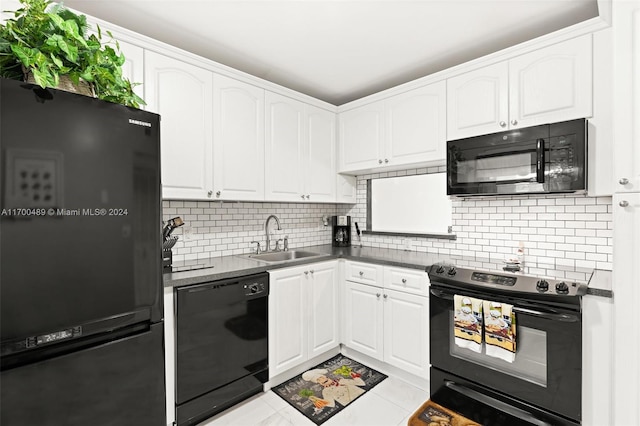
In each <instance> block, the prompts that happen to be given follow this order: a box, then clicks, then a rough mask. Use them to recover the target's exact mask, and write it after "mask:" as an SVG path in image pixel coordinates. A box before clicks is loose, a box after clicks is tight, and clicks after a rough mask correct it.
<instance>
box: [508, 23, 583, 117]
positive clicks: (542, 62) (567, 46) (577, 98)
mask: <svg viewBox="0 0 640 426" xmlns="http://www.w3.org/2000/svg"><path fill="white" fill-rule="evenodd" d="M591 45H592V41H591V35H586V36H583V37H578V38H575V39H572V40H569V41H565V42H564V43H559V44H554V45H552V46H549V47H546V48H544V49H540V50H536V51H534V52H531V53H528V54H526V55H522V56H518V57H516V58H514V59H512V60H510V61H509V124H510V125H511V126H512V127H528V126H535V125H538V124H545V123H554V122H559V121H565V120H571V119H574V118H582V117H590V116H591V114H592V83H591V82H592V78H591V75H592V63H591V55H592V52H591V50H592V47H591Z"/></svg>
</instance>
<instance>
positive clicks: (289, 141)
mask: <svg viewBox="0 0 640 426" xmlns="http://www.w3.org/2000/svg"><path fill="white" fill-rule="evenodd" d="M265 104H266V124H265V126H266V135H267V136H266V146H265V149H266V151H265V157H266V164H265V198H266V199H267V200H269V201H302V200H304V199H305V198H303V197H304V192H303V188H304V182H303V179H302V176H303V170H302V168H303V167H302V164H303V158H304V157H303V149H304V147H303V138H304V129H303V126H304V121H303V120H304V111H305V109H304V107H305V105H304V104H303V103H302V102H299V101H296V100H294V99H290V98H287V97H285V96H281V95H278V94H276V93H272V92H266V94H265Z"/></svg>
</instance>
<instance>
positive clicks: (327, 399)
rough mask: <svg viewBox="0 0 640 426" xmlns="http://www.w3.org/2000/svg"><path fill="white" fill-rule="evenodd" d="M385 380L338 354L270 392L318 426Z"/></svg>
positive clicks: (378, 373)
mask: <svg viewBox="0 0 640 426" xmlns="http://www.w3.org/2000/svg"><path fill="white" fill-rule="evenodd" d="M386 378H387V376H385V375H384V374H382V373H380V372H378V371H376V370H374V369H372V368H369V367H367V366H366V365H362V364H360V363H359V362H357V361H354V360H352V359H351V358H347V357H346V356H344V355H340V354H339V355H336V356H334V357H333V358H331V359H330V360H328V361H326V362H323V363H321V364H319V365H317V366H315V367H314V368H312V369H310V370H308V371H305V372H304V373H302V374H301V375H300V376H296V377H294V378H293V379H291V380H289V381H287V382H284V383H282V384H281V385H279V386H276V387H275V388H273V389H272V391H273V392H275V394H276V395H278V396H280V397H281V398H282V399H284V400H285V401H287V402H288V403H289V404H291V405H292V406H293V407H294V408H296V409H297V410H298V411H300V412H301V413H302V414H304V415H305V416H306V417H307V418H308V419H309V420H311V421H312V422H314V423H315V424H317V425H321V424H322V423H324V422H326V421H327V420H329V419H330V418H331V417H333V416H335V415H336V414H338V413H339V412H340V411H342V410H343V409H344V408H345V407H347V406H348V405H350V404H351V403H352V402H353V401H355V400H356V399H357V398H359V397H360V396H362V395H364V394H365V393H366V392H367V391H369V390H371V389H373V388H374V387H375V386H376V385H377V384H378V383H380V382H381V381H383V380H384V379H386Z"/></svg>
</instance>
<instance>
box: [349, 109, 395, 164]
mask: <svg viewBox="0 0 640 426" xmlns="http://www.w3.org/2000/svg"><path fill="white" fill-rule="evenodd" d="M339 121H340V170H339V171H341V172H349V171H353V170H361V169H369V168H372V167H376V166H379V165H380V164H382V162H383V159H382V157H383V151H382V150H383V149H384V146H383V143H384V101H379V102H374V103H371V104H367V105H364V106H361V107H358V108H354V109H352V110H349V111H345V112H343V113H341V114H340V118H339Z"/></svg>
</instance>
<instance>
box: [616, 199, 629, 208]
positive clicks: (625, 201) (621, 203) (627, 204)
mask: <svg viewBox="0 0 640 426" xmlns="http://www.w3.org/2000/svg"><path fill="white" fill-rule="evenodd" d="M618 204H620V207H629V202H628V201H627V200H622V201H620V203H618Z"/></svg>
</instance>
